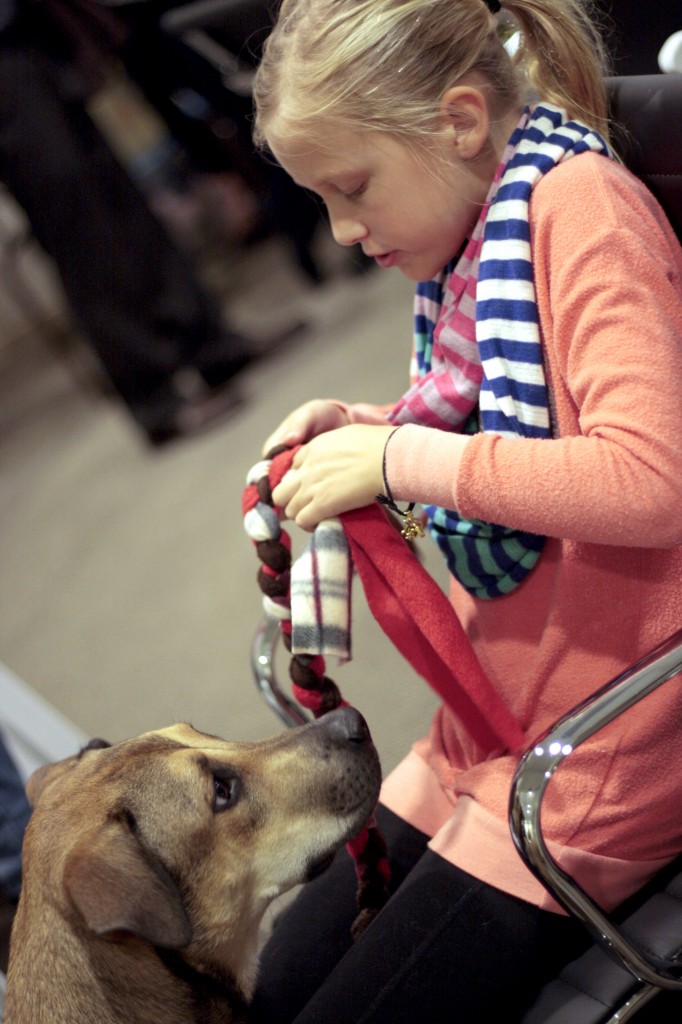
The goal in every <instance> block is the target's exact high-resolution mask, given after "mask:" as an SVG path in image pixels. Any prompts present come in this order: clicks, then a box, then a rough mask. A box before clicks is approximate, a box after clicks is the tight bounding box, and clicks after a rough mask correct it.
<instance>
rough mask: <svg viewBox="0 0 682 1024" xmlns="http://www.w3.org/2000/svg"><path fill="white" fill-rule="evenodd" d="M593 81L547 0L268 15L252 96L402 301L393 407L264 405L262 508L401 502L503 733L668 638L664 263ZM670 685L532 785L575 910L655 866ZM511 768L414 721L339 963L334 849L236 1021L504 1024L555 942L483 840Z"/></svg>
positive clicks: (679, 715)
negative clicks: (272, 413)
mask: <svg viewBox="0 0 682 1024" xmlns="http://www.w3.org/2000/svg"><path fill="white" fill-rule="evenodd" d="M500 6H501V7H502V11H503V15H504V19H505V23H506V24H512V25H515V26H516V28H517V29H518V30H519V31H520V43H519V48H518V50H517V52H516V54H515V56H514V57H513V58H512V57H510V56H509V54H508V52H507V51H506V49H505V47H504V45H503V44H502V42H501V40H500V32H499V29H500V24H499V23H500V21H501V16H499V11H500ZM602 81H603V64H602V60H601V51H600V44H599V40H598V37H597V35H596V33H595V30H594V28H593V26H592V24H591V23H590V21H589V20H588V17H587V14H586V12H585V10H584V9H583V7H582V6H581V5H580V3H579V0H502V3H501V4H500V3H498V2H497V0H284V2H283V4H282V7H281V11H280V15H279V20H278V23H277V25H276V27H275V29H274V31H273V32H272V34H271V36H270V38H269V41H268V44H267V48H266V52H265V55H264V58H263V62H262V64H261V66H260V69H259V72H258V76H257V83H256V104H257V119H256V137H257V139H258V141H259V142H260V143H262V144H267V146H268V147H269V148H270V149H271V151H272V152H273V153H274V155H275V156H276V157H277V159H278V160H279V161H280V163H281V164H282V165H283V166H284V167H285V169H286V170H287V171H288V172H289V173H290V174H291V175H292V177H293V178H294V179H295V180H296V181H297V182H298V183H299V184H300V185H302V186H303V187H305V188H309V189H312V190H313V191H314V192H316V193H318V194H319V195H320V196H321V197H322V199H323V200H324V202H325V203H326V205H327V209H328V212H329V217H330V221H331V226H332V230H333V232H334V236H335V238H336V240H337V241H338V242H339V243H341V244H342V245H355V244H360V245H361V246H362V248H363V250H364V252H365V253H366V254H367V255H368V256H371V257H374V258H375V260H376V262H377V263H378V264H379V266H380V267H383V268H389V267H397V268H398V269H399V270H400V271H401V272H402V273H403V274H405V275H406V276H407V277H409V278H410V279H412V280H414V281H415V282H418V285H417V294H416V300H415V342H416V343H415V359H414V366H413V371H414V375H413V383H412V386H411V388H410V390H409V391H408V392H407V393H406V395H404V396H403V397H402V398H400V399H399V400H398V401H396V403H395V404H394V405H393V406H392V407H391V408H390V409H388V410H387V409H386V408H385V407H379V406H371V405H356V406H352V405H346V404H344V403H343V402H341V401H331V400H318V401H311V402H308V403H307V404H305V405H303V406H302V407H301V408H299V409H297V410H296V411H295V412H293V413H292V414H291V415H290V416H289V417H287V418H286V419H285V420H284V422H283V423H282V424H281V425H280V426H279V427H278V428H277V430H275V432H274V433H273V434H272V436H271V437H270V438H269V439H268V440H267V442H266V444H265V446H264V449H265V451H268V450H269V449H270V448H271V447H272V446H273V445H275V444H278V443H286V444H288V445H294V444H299V443H302V447H301V448H300V450H299V451H298V453H297V454H296V457H295V459H294V462H293V467H292V469H291V470H290V472H289V473H287V475H286V476H285V477H284V479H283V480H282V482H281V484H280V485H279V486H278V487H277V488H276V490H275V492H274V495H273V497H274V500H275V501H276V503H277V504H278V505H280V506H282V507H283V508H284V509H285V512H286V515H287V516H288V517H289V518H290V519H294V520H295V521H296V522H297V523H298V524H299V525H300V526H301V527H303V528H304V529H306V530H310V529H312V528H314V527H315V525H316V524H317V523H318V522H320V521H321V520H323V519H326V518H328V517H331V516H335V515H338V514H340V513H343V512H345V511H348V510H350V509H355V508H360V507H362V506H364V505H367V504H369V503H371V502H372V501H373V499H374V498H375V496H376V495H377V494H384V495H385V496H387V497H389V498H390V499H391V500H392V501H394V502H402V501H405V502H419V503H421V504H422V505H423V506H424V507H425V509H426V512H427V516H428V525H429V531H430V532H431V534H432V535H433V537H434V538H435V539H436V541H437V543H438V545H439V546H440V547H441V549H442V550H443V552H444V555H445V557H446V559H447V562H448V565H449V567H450V570H451V573H452V585H451V601H452V604H453V606H454V608H455V610H456V612H457V615H458V616H459V618H460V620H461V622H462V624H463V626H464V628H465V630H466V632H467V633H468V636H469V638H470V639H471V641H472V643H473V645H474V648H475V651H476V653H477V655H478V658H479V660H480V662H481V664H482V666H483V668H484V670H485V671H486V673H487V675H488V677H489V678H490V680H492V682H493V684H494V686H495V687H496V689H497V691H498V693H499V695H500V696H501V697H502V699H503V700H504V702H505V703H506V705H507V707H508V708H509V709H510V710H511V711H512V713H513V714H514V716H515V717H516V720H517V721H518V722H519V723H520V725H521V726H522V728H523V730H524V731H525V734H526V736H527V737H528V738H529V741H530V740H531V739H532V738H533V737H535V736H537V735H539V734H540V733H541V732H542V731H543V730H544V729H546V728H547V726H548V725H549V724H550V723H551V722H553V721H554V720H555V719H556V718H557V717H559V716H560V715H561V714H563V713H564V712H566V711H567V710H568V709H569V708H570V707H572V706H573V705H574V704H576V703H577V702H578V701H579V700H580V699H582V698H583V697H585V696H586V695H587V694H588V693H590V692H592V691H593V690H595V689H596V688H597V686H598V685H600V684H602V683H604V682H606V681H608V680H609V679H610V678H611V677H613V676H614V675H616V674H617V673H618V672H620V671H622V670H623V669H625V668H626V667H627V666H628V665H630V664H631V663H633V662H634V661H636V660H637V659H638V658H639V657H641V656H642V655H643V654H644V653H645V652H646V651H647V650H649V649H650V648H652V647H654V646H655V645H656V644H657V643H658V642H660V641H661V640H662V639H664V638H665V637H666V636H668V635H669V634H671V633H673V632H674V630H675V629H677V628H678V627H679V626H680V623H681V622H682V587H680V581H681V579H682V547H680V546H679V545H680V543H681V542H682V513H681V511H680V510H681V508H682V415H681V414H680V408H681V407H682V286H681V276H682V255H681V252H680V247H679V244H678V242H677V240H676V238H675V236H674V234H673V232H672V230H671V228H670V226H669V224H668V223H667V221H666V219H665V217H664V215H663V213H662V212H661V210H660V208H659V207H658V205H657V203H656V201H655V200H654V199H653V198H652V196H651V195H650V194H649V193H648V192H647V190H646V189H645V188H644V187H643V186H642V185H641V184H640V183H639V182H638V181H637V180H635V179H634V178H633V177H632V176H631V175H630V174H629V172H628V171H627V170H625V169H624V168H623V167H622V166H621V165H620V164H619V163H618V162H617V160H616V159H613V158H612V157H611V155H610V153H609V150H608V124H607V120H606V103H605V96H604V89H603V84H602ZM525 104H528V105H525ZM680 682H681V681H680V680H679V679H677V680H674V681H673V682H671V683H669V684H668V685H667V686H665V687H663V688H661V689H660V690H659V691H657V692H656V693H655V694H654V695H652V696H651V697H649V698H648V699H647V701H645V702H644V703H642V704H640V705H639V707H638V709H637V711H636V712H630V713H628V714H627V715H625V716H624V717H623V718H622V719H621V720H619V721H618V722H616V723H613V724H612V725H611V726H609V727H608V728H606V729H604V730H603V731H602V732H601V733H599V734H598V735H597V736H595V738H594V739H593V740H591V741H589V742H587V743H585V744H584V745H583V746H582V747H581V748H580V750H579V751H577V752H576V754H575V755H574V756H573V757H571V758H570V759H569V760H568V761H567V762H566V764H565V765H564V766H562V769H561V772H560V777H559V776H557V779H556V780H555V782H554V783H553V785H552V787H550V791H549V793H548V796H547V800H546V806H545V810H544V813H543V824H544V828H545V832H546V834H547V835H548V836H549V838H550V849H551V850H552V853H553V855H554V857H555V858H556V859H557V860H558V862H559V863H560V864H561V865H562V866H563V867H564V868H565V869H566V870H567V871H569V872H570V873H571V874H572V875H573V876H574V877H575V878H577V880H578V881H579V882H580V884H581V885H582V886H583V887H584V888H585V889H586V890H587V891H588V892H589V893H590V894H591V895H592V896H593V897H594V898H596V899H597V900H598V902H599V903H600V904H602V905H603V906H604V907H605V908H607V909H611V908H614V907H615V906H616V905H617V904H619V903H620V902H621V901H622V900H623V899H625V898H626V897H627V896H629V895H630V894H632V893H633V892H634V891H635V890H637V889H638V888H639V887H640V886H641V885H642V884H643V883H644V882H645V881H646V880H647V879H648V878H649V877H650V876H652V875H653V874H654V873H655V872H656V871H657V870H658V869H659V868H660V867H661V866H662V865H664V864H665V863H667V862H668V861H670V860H671V859H672V858H673V857H674V856H675V855H676V854H678V853H680V851H681V850H682V821H681V819H680V814H679V807H680V805H681V802H682V745H680V743H679V741H678V739H676V737H679V730H680V726H681V725H682V701H681V700H680V696H681V692H680V691H681V686H680ZM370 724H371V723H370ZM517 762H518V752H511V751H508V750H496V751H493V752H492V753H490V752H487V751H482V750H481V749H479V748H477V746H476V744H475V743H474V741H473V740H472V738H471V736H470V735H469V734H468V733H467V731H466V729H465V728H464V727H463V725H462V723H461V722H460V720H459V719H458V717H457V714H456V709H454V710H453V709H452V708H450V707H449V706H448V705H447V704H444V705H443V706H442V707H441V708H440V710H439V711H438V713H437V715H436V717H435V720H434V722H433V726H432V729H431V732H430V734H429V735H428V736H427V737H426V738H424V739H422V740H421V741H420V742H417V743H416V744H415V746H414V748H413V749H412V751H411V752H410V753H409V754H408V755H407V757H406V758H405V760H404V761H403V762H402V763H401V764H400V765H399V766H398V768H396V769H395V771H393V772H392V773H391V774H390V775H389V777H388V778H387V779H386V781H385V783H384V787H383V791H382V800H381V807H380V812H379V823H380V826H381V828H382V830H383V832H384V835H385V837H386V839H387V842H388V846H389V855H390V859H391V864H392V870H393V886H394V889H395V890H396V891H395V892H394V895H393V896H392V898H391V899H390V901H389V903H388V904H387V906H386V907H385V908H384V909H383V911H382V912H381V913H380V914H379V916H378V917H377V918H376V919H375V921H374V922H373V923H372V924H371V925H370V927H369V928H368V929H367V931H366V932H365V933H364V935H363V936H362V938H361V939H360V940H359V941H358V942H357V943H355V944H354V945H353V944H352V943H351V939H350V935H349V925H350V922H351V920H352V918H353V916H354V913H355V908H354V906H353V896H354V881H353V872H352V866H351V865H350V861H349V859H348V858H345V859H344V858H343V857H340V858H337V861H336V863H335V865H334V867H333V868H332V869H331V871H330V872H329V873H328V874H327V875H325V876H323V877H322V878H320V879H318V880H317V881H316V882H315V883H313V884H312V885H311V886H310V887H308V888H307V889H306V890H304V892H303V893H302V895H301V897H300V898H299V900H298V901H297V902H296V903H294V905H293V907H292V908H291V909H290V911H289V912H288V914H287V915H286V916H285V917H283V919H282V920H281V922H280V923H279V924H278V926H277V928H276V929H275V931H274V934H273V938H272V940H271V942H270V944H269V946H268V948H267V949H266V951H265V964H264V967H263V970H262V981H261V984H260V987H259V989H258V991H257V993H256V997H255V1001H254V1006H253V1014H254V1019H255V1020H258V1021H268V1022H270V1021H291V1020H296V1021H297V1022H300V1024H302V1022H306V1024H308V1022H312V1021H319V1022H323V1021H324V1022H325V1024H329V1022H334V1024H346V1022H347V1024H351V1022H352V1024H359V1022H360V1021H362V1022H367V1021H372V1022H391V1024H396V1022H399V1021H405V1022H410V1024H414V1022H418V1021H429V1022H437V1021H446V1020H447V1021H449V1022H451V1021H457V1022H468V1021H474V1020H476V1021H478V1020H479V1019H483V1020H485V1019H489V1018H490V1019H496V1020H504V1021H515V1020H519V1019H520V1016H521V1014H522V1012H523V1010H524V1008H525V1007H526V1006H528V1005H529V1004H530V1003H532V1001H533V998H534V996H535V995H536V993H537V991H538V989H539V988H540V987H541V985H542V984H543V982H544V981H545V980H546V979H547V978H548V977H550V976H552V975H553V974H554V973H555V971H556V970H557V967H558V965H561V964H562V963H564V962H566V961H568V960H570V959H572V958H573V957H574V956H575V955H577V954H578V953H579V951H580V949H581V948H582V946H583V945H584V944H585V942H586V941H587V940H586V938H585V937H584V935H583V932H582V929H581V928H580V927H579V926H577V925H576V924H575V923H574V922H572V921H571V920H569V919H568V918H567V916H566V915H564V914H563V913H562V912H561V911H560V909H559V907H558V906H557V905H556V904H554V903H553V902H552V900H551V899H550V897H549V896H548V894H547V893H546V892H545V890H544V889H543V888H542V887H541V885H540V884H539V883H538V882H537V881H536V880H535V879H534V877H532V876H531V874H530V873H529V872H528V871H527V870H526V868H525V867H524V865H523V864H522V862H521V861H520V859H519V857H518V855H517V853H516V851H515V849H514V847H513V844H512V840H511V838H510V835H509V831H508V826H507V802H508V797H509V790H510V783H511V779H512V776H513V773H514V770H515V767H516V764H517ZM657 764H658V765H665V771H664V772H656V771H653V770H652V769H651V767H650V765H657Z"/></svg>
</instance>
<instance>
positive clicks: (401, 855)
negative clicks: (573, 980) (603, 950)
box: [250, 808, 590, 1024]
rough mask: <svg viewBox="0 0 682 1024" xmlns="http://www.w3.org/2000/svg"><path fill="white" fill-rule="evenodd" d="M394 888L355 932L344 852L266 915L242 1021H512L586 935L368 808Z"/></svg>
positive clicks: (357, 1023)
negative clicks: (355, 934)
mask: <svg viewBox="0 0 682 1024" xmlns="http://www.w3.org/2000/svg"><path fill="white" fill-rule="evenodd" d="M378 824H379V827H380V829H381V831H382V833H383V835H384V837H385V839H386V842H387V845H388V848H389V858H390V861H391V868H392V877H393V888H394V890H395V891H394V894H393V895H392V897H391V899H390V900H389V902H388V904H387V905H386V907H384V909H383V910H382V912H381V913H380V914H379V916H378V917H377V918H376V920H375V921H374V922H373V923H372V924H371V925H370V927H369V928H368V929H367V931H366V932H365V933H364V935H363V936H362V937H361V938H360V939H359V941H358V942H356V943H353V942H352V940H351V939H350V935H349V929H350V925H351V922H352V921H353V918H354V916H355V914H356V907H355V875H354V870H353V865H352V862H351V860H350V857H349V856H348V855H347V853H346V852H345V851H342V852H341V853H339V854H338V855H337V857H336V859H335V861H334V864H333V865H332V867H331V868H330V870H329V871H328V872H327V873H326V874H325V875H323V876H321V877H320V878H318V879H316V880H315V881H314V882H312V883H310V884H309V885H307V886H305V887H304V888H303V889H302V890H301V892H300V894H299V895H298V897H297V898H296V900H295V901H294V902H293V903H292V904H291V906H290V907H288V908H287V909H286V910H285V911H284V912H283V913H282V914H281V916H280V917H279V918H278V919H277V921H276V924H275V928H274V930H273V934H272V937H271V939H270V941H269V942H268V944H267V946H266V948H265V950H264V953H263V958H262V963H261V973H260V979H261V980H260V983H259V986H258V989H257V992H256V994H255V998H254V1002H253V1006H252V1016H251V1018H250V1020H253V1021H254V1022H258V1024H284V1022H290V1021H296V1024H313V1022H315V1024H368V1022H370V1021H371V1022H372V1024H383V1022H386V1024H400V1022H406V1024H407V1022H409V1024H416V1022H421V1021H428V1022H429V1024H438V1022H440V1021H443V1022H445V1021H447V1022H448V1024H454V1022H456V1024H478V1022H479V1021H481V1020H487V1019H492V1020H504V1021H505V1024H513V1022H514V1021H518V1020H519V1019H520V1017H521V1014H522V1013H523V1011H524V1009H525V1008H526V1007H527V1006H528V1005H529V1004H530V1003H532V1002H533V999H534V997H535V995H536V993H537V992H538V990H539V989H540V988H541V987H542V985H543V984H544V982H545V981H546V980H548V979H549V978H551V977H554V976H555V974H556V973H557V972H558V970H559V969H560V967H561V966H562V965H563V964H564V963H566V962H568V961H569V960H572V959H574V958H575V957H576V956H578V955H580V953H581V952H582V951H583V950H584V949H585V948H586V947H587V946H588V945H590V940H589V939H588V938H587V936H586V935H585V932H584V930H583V929H582V927H581V926H580V925H578V924H577V923H576V922H574V921H572V920H569V919H568V918H566V917H564V916H562V915H558V914H552V913H549V912H547V911H543V910H540V909H538V908H537V907H534V906H531V905H530V904H528V903H525V902H524V901H522V900H519V899H516V898H515V897H513V896H508V895H507V894H506V893H503V892H500V891H499V890H497V889H494V888H492V887H491V886H489V885H485V884H484V883H483V882H480V881H479V880H478V879H476V878H473V877H471V876H470V875H467V874H466V873H465V872H464V871H460V870H459V869H458V868H455V867H453V866H452V865H451V864H449V863H448V862H447V861H445V860H444V859H443V858H442V857H439V856H438V855H437V854H435V853H433V852H432V851H430V850H428V849H427V845H426V844H427V841H428V839H427V837H426V836H425V835H423V834H422V833H421V832H418V831H417V830H416V829H414V828H412V827H411V826H409V825H407V824H406V823H405V822H404V821H402V820H401V819H400V818H398V817H396V815H394V814H392V813H391V812H390V811H387V810H386V809H385V808H379V814H378Z"/></svg>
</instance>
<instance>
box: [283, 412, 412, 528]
mask: <svg viewBox="0 0 682 1024" xmlns="http://www.w3.org/2000/svg"><path fill="white" fill-rule="evenodd" d="M393 430H395V427H393V426H383V425H382V426H368V425H366V424H362V423H354V424H350V425H349V426H345V427H341V428H340V429H338V430H332V431H331V432H328V433H324V434H320V435H318V436H317V437H314V438H313V439H312V440H311V441H310V442H309V443H308V444H306V445H305V446H304V447H303V448H300V449H299V450H298V452H297V453H296V455H295V456H294V461H293V463H292V466H291V469H290V470H289V472H288V473H286V474H285V476H284V477H283V478H282V480H281V482H280V484H279V485H278V486H277V487H276V488H275V490H274V491H273V493H272V497H273V501H274V502H275V504H276V505H278V506H279V507H280V508H283V509H284V514H285V515H286V517H287V519H293V520H295V522H296V523H297V524H298V526H300V527H302V528H303V529H304V530H313V529H314V528H315V527H316V526H317V524H318V523H319V522H321V520H323V519H329V518H331V517H332V516H338V515H340V514H341V513H342V512H348V511H349V510H350V509H353V508H363V507H364V506H365V505H369V504H370V503H371V502H372V501H373V500H374V498H375V496H376V495H377V494H381V493H382V492H383V489H384V482H383V471H382V467H383V458H384V446H385V445H386V441H387V440H388V437H389V435H390V434H391V433H392V432H393Z"/></svg>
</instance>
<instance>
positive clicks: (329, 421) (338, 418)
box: [263, 398, 348, 456]
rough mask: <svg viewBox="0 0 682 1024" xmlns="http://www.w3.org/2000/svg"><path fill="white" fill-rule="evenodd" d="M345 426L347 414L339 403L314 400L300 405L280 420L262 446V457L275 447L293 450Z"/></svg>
mask: <svg viewBox="0 0 682 1024" xmlns="http://www.w3.org/2000/svg"><path fill="white" fill-rule="evenodd" d="M347 424H348V414H347V412H346V410H345V409H344V407H343V405H342V404H341V403H339V402H333V401H331V400H330V399H325V398H315V399H313V400H312V401H310V402H305V403H304V404H303V405H300V406H299V407H298V409H294V411H293V412H291V413H289V415H288V416H287V417H286V419H284V420H282V422H281V423H280V425H279V426H278V427H277V429H276V430H274V431H273V432H272V434H270V437H269V438H268V439H267V441H266V442H265V444H264V445H263V455H264V456H265V455H267V454H268V452H269V451H270V450H271V449H272V448H275V447H276V446H277V445H280V444H286V445H288V446H289V447H290V448H293V447H294V445H297V444H305V442H306V441H310V440H311V438H313V437H317V435H318V434H324V433H326V432H327V431H328V430H336V429H337V427H345V426H346V425H347Z"/></svg>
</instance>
